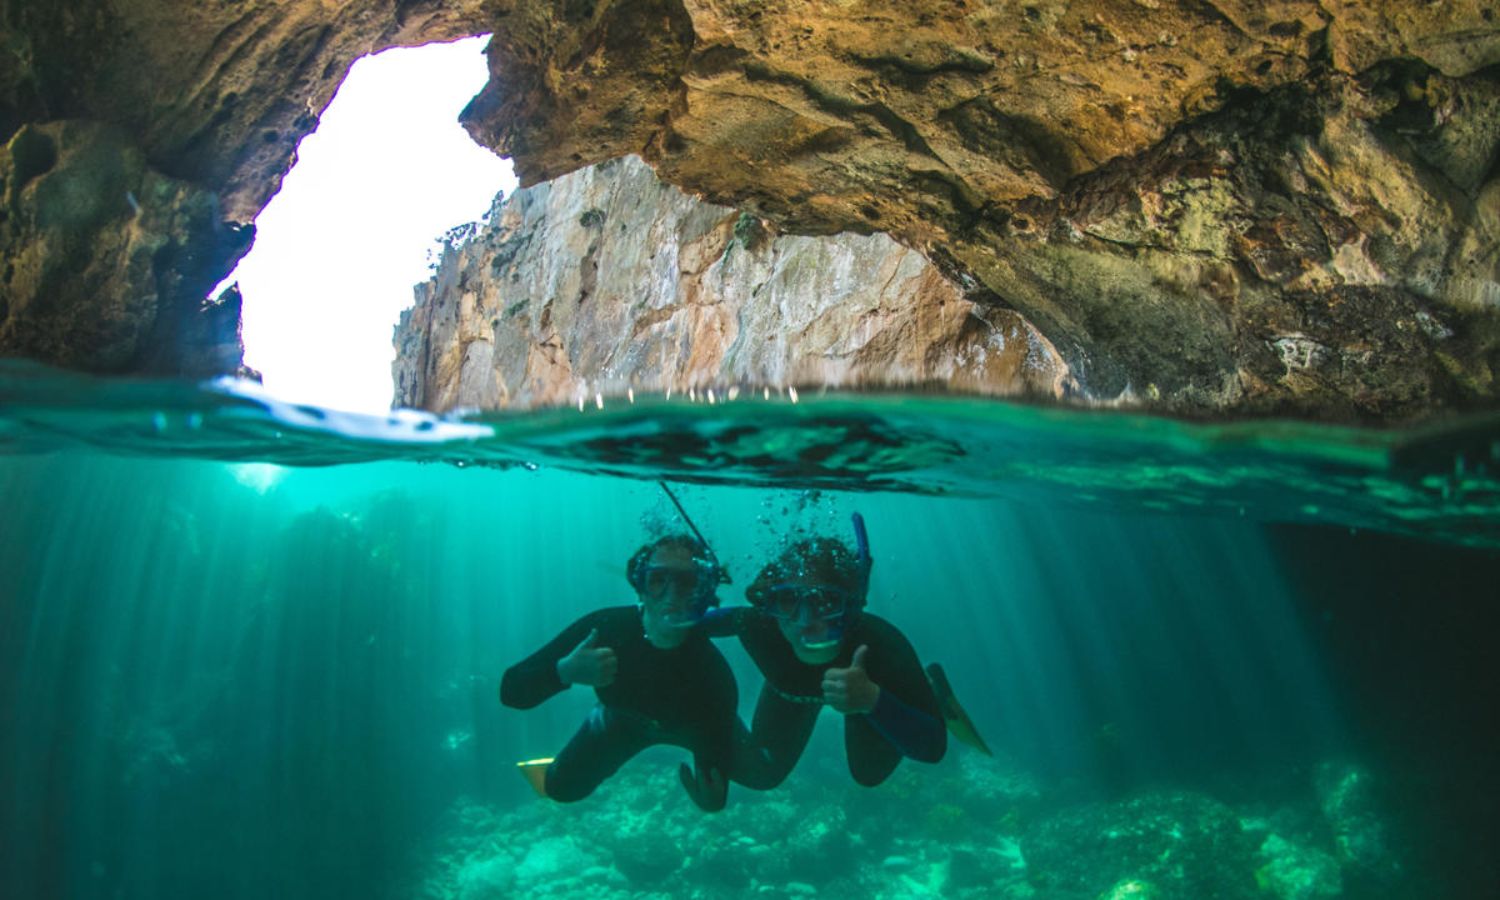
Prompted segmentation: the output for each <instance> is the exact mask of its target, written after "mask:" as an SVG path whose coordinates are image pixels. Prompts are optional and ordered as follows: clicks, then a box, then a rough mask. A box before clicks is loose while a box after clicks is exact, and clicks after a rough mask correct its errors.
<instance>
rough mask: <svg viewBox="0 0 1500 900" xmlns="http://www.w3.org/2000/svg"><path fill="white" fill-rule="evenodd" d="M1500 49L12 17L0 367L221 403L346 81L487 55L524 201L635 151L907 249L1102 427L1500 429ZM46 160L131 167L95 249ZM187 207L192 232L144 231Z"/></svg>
mask: <svg viewBox="0 0 1500 900" xmlns="http://www.w3.org/2000/svg"><path fill="white" fill-rule="evenodd" d="M1496 16H1497V12H1496V10H1495V9H1494V7H1493V4H1492V3H1488V2H1485V0H1446V2H1441V3H1412V2H1410V0H1358V2H1356V0H1274V2H1270V3H1265V2H1256V0H1112V2H1102V0H987V2H976V0H951V2H950V0H943V2H933V0H914V2H913V0H903V2H862V3H853V2H825V3H804V2H796V3H792V2H759V0H757V2H749V0H740V2H734V0H633V2H624V0H454V2H444V0H316V2H314V0H292V2H272V0H247V2H240V3H211V4H208V3H205V4H200V3H186V2H175V3H163V2H149V0H71V2H68V3H62V4H59V3H55V2H52V0H5V2H4V3H3V4H0V29H3V34H0V37H3V42H4V45H5V46H6V47H7V48H8V52H7V53H5V54H0V139H3V140H4V141H5V142H6V144H7V150H6V154H7V161H6V163H5V164H4V165H3V166H0V169H3V171H4V172H5V173H6V174H5V175H4V177H5V179H6V181H5V183H4V184H3V185H0V192H3V196H4V197H5V198H6V206H5V209H4V215H5V219H4V221H3V222H0V258H3V259H4V260H5V261H6V262H7V267H6V269H5V270H4V272H3V273H0V274H4V275H5V278H4V281H3V282H0V352H3V353H20V354H25V355H31V356H36V357H39V358H42V359H48V360H51V361H55V362H61V363H64V364H66V365H70V366H78V367H84V368H94V369H99V370H104V371H160V372H184V373H187V372H199V371H207V370H213V369H218V370H223V369H225V367H226V364H227V362H228V361H229V360H227V359H226V355H225V352H224V350H225V348H226V347H229V346H230V345H231V344H232V343H233V341H234V340H235V338H234V336H233V335H232V334H230V333H229V324H230V323H231V321H232V320H234V319H236V318H237V317H236V316H234V315H232V314H230V312H231V311H232V305H233V301H232V300H228V301H226V302H225V303H221V304H213V303H207V304H206V303H204V302H203V300H202V293H201V292H202V290H204V287H203V285H204V284H205V283H208V284H212V283H213V282H214V280H215V278H214V276H217V275H222V274H224V273H227V272H228V271H229V269H230V268H231V267H232V265H233V263H234V261H235V260H236V259H237V258H238V255H239V254H240V253H241V252H243V250H244V248H245V246H246V245H247V242H248V240H249V235H248V233H244V231H243V230H244V228H245V226H246V225H247V223H248V222H249V221H250V220H251V219H252V218H253V216H254V215H255V213H256V212H258V211H259V209H260V208H261V207H263V206H264V204H265V203H266V201H267V199H268V198H269V197H270V196H271V195H272V194H273V193H274V192H275V190H276V188H277V186H278V185H279V182H280V178H281V177H282V176H283V175H284V173H285V172H286V170H287V169H288V168H289V166H290V164H291V162H292V159H293V154H294V149H295V146H296V142H297V140H299V139H300V138H301V137H302V136H303V135H305V134H306V133H307V132H308V131H310V130H311V129H312V128H313V127H314V126H315V125H316V121H317V116H318V114H319V113H320V112H321V110H322V109H323V108H324V106H325V105H326V104H327V102H328V100H329V99H330V98H331V96H332V94H333V91H334V90H335V89H336V86H337V84H338V82H339V81H340V80H341V79H342V77H343V75H344V73H345V72H346V71H347V69H348V66H349V65H350V63H351V62H352V61H353V59H354V58H355V57H357V56H358V55H360V54H362V53H366V52H371V51H375V50H378V49H383V48H385V47H388V46H394V45H403V44H416V43H423V42H427V41H433V40H446V39H451V38H456V37H460V36H465V35H471V34H480V33H485V32H493V33H494V34H495V35H496V37H495V40H494V41H492V43H491V48H490V64H491V70H492V78H491V83H490V85H489V86H488V87H487V88H486V89H485V90H484V91H483V92H482V93H481V94H480V95H479V96H478V97H476V98H475V100H474V101H473V103H472V104H471V105H470V107H469V109H468V110H467V111H466V113H465V117H464V118H465V123H466V125H467V127H468V128H469V130H470V132H471V133H472V134H473V135H474V136H475V137H476V139H477V140H479V141H480V142H481V143H483V144H485V145H487V146H490V147H492V148H494V149H496V150H497V151H499V152H501V153H503V154H506V155H510V156H512V157H513V158H514V159H515V162H516V165H517V169H518V172H519V173H520V175H521V177H522V179H523V183H526V184H535V183H539V182H541V181H543V180H546V179H550V178H555V177H558V176H561V175H563V174H566V173H568V172H571V171H575V170H577V169H579V168H582V167H584V166H587V165H591V164H595V163H599V162H603V161H607V160H610V159H616V158H619V157H621V156H625V155H629V154H639V155H640V156H642V157H643V158H644V159H645V160H646V161H647V162H648V163H650V164H651V166H652V167H653V168H654V169H655V170H656V172H657V174H658V175H659V176H660V177H661V178H662V179H663V180H665V181H666V182H668V183H670V184H673V185H676V186H678V187H680V188H682V189H683V190H685V191H687V192H689V193H692V194H695V195H699V196H701V197H703V198H704V199H706V200H707V201H709V202H712V203H715V204H718V205H721V206H726V207H733V208H736V209H741V210H746V211H748V212H750V213H752V214H753V215H755V216H756V217H758V218H761V219H763V220H765V221H767V222H769V223H771V224H772V225H773V226H774V227H775V228H776V229H777V230H778V231H780V232H782V233H785V234H810V235H825V234H834V233H838V232H844V231H850V232H854V233H859V234H873V233H876V232H884V233H886V234H889V235H890V236H891V237H892V238H894V239H895V240H896V241H897V242H898V243H900V244H901V245H903V246H905V247H908V248H911V249H913V250H916V251H918V252H920V253H921V254H923V255H924V256H925V257H926V258H927V259H928V260H930V261H931V262H932V263H933V264H934V265H936V266H937V267H938V268H939V270H941V271H942V273H943V274H944V275H945V276H946V277H947V278H948V279H949V280H950V281H951V282H953V283H954V284H957V285H958V286H959V288H960V289H961V290H962V291H963V292H964V294H965V296H966V297H967V298H968V299H969V300H970V301H971V302H973V303H975V304H978V305H979V306H980V307H982V308H983V309H985V310H995V311H998V310H1008V311H1014V312H1016V313H1019V314H1020V315H1021V316H1023V317H1024V318H1025V320H1026V321H1028V322H1030V323H1031V324H1032V325H1034V326H1035V327H1036V328H1037V329H1038V330H1039V331H1040V332H1041V333H1042V334H1043V335H1045V337H1046V339H1047V341H1048V342H1049V343H1050V344H1051V345H1052V346H1054V347H1055V348H1056V349H1057V351H1058V352H1059V353H1060V354H1061V357H1062V359H1063V360H1064V362H1065V364H1066V365H1067V367H1068V370H1069V372H1070V373H1071V375H1072V376H1073V377H1074V378H1075V379H1076V381H1077V383H1078V385H1079V387H1080V390H1079V391H1078V392H1077V396H1080V397H1084V398H1089V399H1092V400H1123V401H1125V402H1137V403H1140V404H1142V405H1146V406H1149V407H1151V408H1155V409H1159V410H1162V411H1168V412H1175V413H1182V414H1190V415H1194V414H1196V415H1260V414H1269V413H1276V414H1289V415H1297V416H1305V417H1321V418H1331V419H1339V420H1346V421H1347V420H1355V421H1380V422H1390V421H1399V420H1404V419H1409V418H1413V417H1418V416H1423V415H1428V414H1432V413H1435V412H1439V411H1442V410H1448V409H1469V408H1477V407H1485V408H1492V407H1493V406H1494V405H1495V398H1496V391H1497V385H1496V379H1495V371H1496V368H1497V367H1500V249H1497V248H1500V240H1497V238H1500V162H1497V161H1500V150H1497V148H1500V23H1497V22H1496ZM64 123H72V124H71V125H67V124H64ZM49 128H50V129H53V130H58V129H62V130H67V131H69V132H70V134H71V135H72V136H73V137H74V138H77V137H78V136H81V135H108V136H107V137H100V138H99V140H100V141H102V142H103V143H102V144H101V147H102V148H103V150H102V151H101V154H102V155H103V156H110V155H111V154H113V157H112V158H113V159H115V161H114V162H110V163H107V164H104V166H105V168H106V169H109V170H110V171H123V172H125V173H127V174H128V177H123V178H122V177H116V176H115V175H109V176H108V177H103V176H91V178H92V180H90V179H84V183H87V184H93V183H96V182H99V181H101V180H102V181H103V182H105V183H107V184H108V186H109V190H111V191H114V192H115V194H117V195H118V196H117V197H107V198H103V199H101V200H100V201H99V203H98V209H97V210H96V212H95V213H94V214H91V215H89V216H85V217H83V218H82V219H81V220H80V221H78V222H75V223H73V224H72V225H70V226H69V227H68V228H67V229H65V230H64V231H59V230H58V226H57V222H58V220H59V219H60V218H67V217H66V216H60V215H59V214H58V213H57V210H56V209H52V210H49V209H45V208H44V207H45V206H46V205H47V203H48V199H47V197H46V196H38V194H44V193H45V192H43V191H42V190H41V188H42V187H43V185H45V184H46V183H48V181H49V179H47V178H46V177H45V174H46V173H42V175H41V176H39V175H38V173H37V172H36V157H35V156H34V155H33V156H32V157H29V158H26V159H19V160H18V159H17V156H16V155H17V153H20V154H21V155H22V156H23V157H24V156H26V154H27V153H29V152H31V151H32V150H34V149H35V148H36V147H37V146H39V142H38V141H37V140H35V139H34V138H33V137H25V135H37V134H43V135H45V134H50V132H47V131H45V129H49ZM18 140H20V141H21V142H22V145H21V146H20V147H17V146H16V141H18ZM53 140H54V141H55V140H56V136H54V137H53ZM69 146H70V147H71V146H72V145H71V144H70V145H69ZM59 147H62V144H59ZM101 154H92V155H91V154H90V153H88V152H85V151H84V150H83V149H82V148H77V149H60V150H59V152H58V159H59V160H62V159H64V158H69V159H79V160H83V159H90V158H94V157H97V156H100V155H101ZM137 160H138V161H139V165H137ZM147 179H152V183H153V184H154V185H158V187H157V188H155V189H152V190H147V189H146V188H145V182H146V180H147ZM73 183H76V182H73ZM165 184H172V185H176V187H174V188H172V190H170V191H166V192H165V193H163V190H162V189H161V188H160V187H159V185H165ZM121 187H123V188H124V190H119V188H121ZM143 196H144V197H146V198H147V199H146V200H143V199H142V198H143ZM169 197H180V198H181V202H182V203H183V204H186V205H187V206H189V207H191V208H192V209H193V210H195V212H193V213H191V214H187V213H177V212H168V211H167V210H164V209H163V210H152V209H150V208H149V206H148V203H149V202H157V200H158V199H159V200H160V202H163V203H166V202H171V203H176V202H178V201H177V200H170V199H168V198H169ZM122 199H123V201H124V202H121V200H122ZM138 210H139V211H138ZM143 214H144V216H145V218H142V216H143ZM153 217H154V218H153ZM163 223H168V224H163ZM64 235H65V236H64ZM148 250H149V252H148ZM44 258H45V260H47V261H43V259H44ZM18 260H30V262H28V263H27V264H26V265H16V266H15V267H14V268H12V267H11V266H10V265H9V263H12V262H15V261H18ZM142 260H149V261H150V266H149V267H147V268H149V271H145V270H143V269H142V262H141V261H142ZM132 261H133V262H132ZM12 272H15V273H20V274H19V275H14V274H11V273H12ZM38 272H40V273H42V274H40V275H39V274H36V273H38ZM105 272H119V273H127V274H126V275H121V276H114V277H105V276H104V275H103V274H102V273H105ZM22 276H24V277H22ZM18 279H19V280H18ZM143 285H149V286H151V289H150V290H149V291H147V290H144V288H143V287H142V286H143ZM90 298H92V299H90ZM90 316H95V317H96V318H97V320H98V323H99V324H98V325H97V327H93V328H88V327H83V326H84V325H86V324H88V323H89V321H90ZM163 323H165V324H163ZM184 334H188V335H194V336H195V337H194V338H193V339H192V340H193V341H196V342H197V345H198V346H201V347H208V348H210V350H208V351H201V350H199V349H195V347H194V346H189V344H188V343H184V340H185V339H183V338H181V337H179V335H184Z"/></svg>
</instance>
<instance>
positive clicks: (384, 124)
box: [215, 35, 516, 412]
mask: <svg viewBox="0 0 1500 900" xmlns="http://www.w3.org/2000/svg"><path fill="white" fill-rule="evenodd" d="M488 40H489V37H488V35H483V36H479V37H472V38H466V39H463V40H459V41H455V42H452V43H447V44H428V45H426V46H422V47H411V48H398V49H392V50H386V51H384V52H381V53H378V54H373V55H370V56H365V57H362V58H360V59H359V60H357V61H356V62H355V63H354V65H353V66H352V67H351V68H350V71H349V74H348V76H346V78H345V79H344V82H343V84H341V85H340V86H339V90H338V93H337V95H335V97H334V99H333V101H332V102H331V103H330V104H329V106H328V108H327V109H326V110H325V111H324V113H323V115H322V117H321V121H320V123H319V125H318V128H317V130H316V131H314V132H313V133H312V134H310V135H308V136H307V137H306V138H304V139H303V141H302V142H301V144H300V145H299V146H298V149H297V161H296V163H295V165H294V166H293V167H292V169H291V171H290V172H289V173H288V174H287V176H286V178H285V180H284V181H283V182H282V186H281V190H280V192H279V193H278V194H277V195H276V196H275V197H274V198H273V199H272V200H271V202H270V203H269V204H268V205H267V206H266V208H265V209H264V210H263V211H262V212H261V214H260V215H259V216H258V217H257V218H256V220H255V225H256V237H255V244H254V246H253V247H252V248H251V250H250V252H249V253H248V254H246V256H245V257H244V259H242V260H241V261H240V263H239V265H238V266H237V267H236V269H235V270H234V271H233V272H231V273H230V275H229V276H228V277H227V278H226V279H225V280H224V282H223V283H222V285H221V287H222V286H227V285H229V284H234V283H238V284H239V286H240V291H241V293H242V295H243V297H244V312H243V339H244V344H245V364H246V365H247V366H249V367H251V368H253V369H255V370H257V371H259V372H260V373H261V375H262V377H263V379H264V382H265V385H266V388H267V389H268V390H270V391H271V392H272V393H273V394H276V395H277V396H279V397H281V398H283V399H287V400H291V401H295V402H298V403H312V404H317V405H319V406H325V407H329V408H333V409H343V410H352V411H360V412H383V411H385V410H387V409H389V408H390V405H391V397H392V387H391V361H392V358H393V357H394V353H395V351H394V348H393V347H392V343H391V335H392V329H393V328H394V326H395V324H396V321H397V318H398V317H399V315H400V313H401V311H402V310H403V309H405V308H407V307H409V306H410V305H411V303H412V287H413V285H415V284H417V283H418V282H421V281H423V280H425V279H426V278H427V277H428V276H429V275H430V271H429V270H430V267H431V265H432V261H433V257H434V254H435V252H436V250H435V247H436V246H437V244H436V242H437V241H438V240H439V239H440V238H441V236H442V235H443V233H444V232H445V231H446V230H448V229H450V228H452V227H454V226H457V225H461V224H464V223H468V222H472V221H475V220H477V219H479V218H481V217H482V216H483V215H485V213H486V211H487V210H488V209H489V208H490V204H491V202H492V201H493V199H494V197H495V194H496V193H497V192H499V191H501V190H504V191H506V192H507V193H509V192H510V191H511V190H512V189H513V188H514V187H515V184H516V181H515V176H514V174H513V172H512V169H511V164H510V161H509V160H505V159H502V158H500V157H498V156H496V155H495V154H494V153H492V152H491V151H489V150H487V149H485V148H483V147H480V146H479V145H478V144H476V143H474V141H473V140H472V139H471V138H470V137H469V135H468V134H467V133H466V132H465V131H464V130H463V128H462V127H461V126H460V125H459V124H458V114H459V112H460V110H462V109H463V107H464V105H465V104H466V103H468V101H469V99H470V98H471V97H473V95H474V94H476V93H477V92H478V91H479V90H480V89H481V88H482V87H483V86H484V83H485V80H486V78H487V77H488V69H487V66H486V65H485V59H484V52H483V51H484V47H485V45H486V44H487V43H488ZM217 292H218V289H215V294H217Z"/></svg>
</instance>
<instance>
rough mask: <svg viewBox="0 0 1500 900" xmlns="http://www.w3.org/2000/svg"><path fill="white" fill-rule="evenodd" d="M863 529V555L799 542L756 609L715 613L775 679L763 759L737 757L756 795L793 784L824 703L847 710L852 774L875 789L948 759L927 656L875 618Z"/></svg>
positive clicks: (769, 688)
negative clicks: (905, 763) (904, 768)
mask: <svg viewBox="0 0 1500 900" xmlns="http://www.w3.org/2000/svg"><path fill="white" fill-rule="evenodd" d="M855 530H856V533H857V535H858V537H859V553H858V554H857V555H856V554H855V553H852V552H850V550H849V549H848V548H847V547H846V546H844V544H843V543H841V542H839V541H836V540H833V539H831V538H825V537H819V538H812V539H808V540H802V541H798V542H797V543H795V544H793V545H792V546H791V547H789V548H788V549H787V550H786V551H785V552H784V553H782V554H781V556H780V557H778V558H777V559H776V560H774V561H772V562H771V563H769V564H767V565H766V567H765V568H763V569H762V570H761V571H760V574H759V575H758V576H756V579H755V582H754V583H753V584H751V585H750V587H749V588H747V589H746V591H745V596H746V598H747V599H748V600H749V601H750V603H751V607H752V608H751V609H748V610H746V609H740V610H735V611H732V612H731V611H730V610H722V611H716V612H715V613H714V617H713V621H712V624H711V625H710V628H711V629H712V630H713V632H714V633H715V634H716V635H723V634H725V633H726V632H732V633H737V634H738V635H739V637H740V642H741V643H742V644H744V647H745V650H746V651H747V652H748V653H749V654H750V657H751V659H753V660H754V661H755V664H756V665H757V666H758V667H759V668H760V671H761V674H762V675H764V676H765V678H766V683H765V686H764V687H763V688H762V689H761V693H760V699H759V701H757V703H756V706H755V718H754V720H753V723H752V725H751V729H750V743H751V744H752V746H753V747H754V748H756V750H757V751H758V752H757V753H744V752H741V753H740V754H738V755H737V757H736V765H735V766H734V768H733V769H732V770H731V772H730V777H731V778H732V779H733V780H734V781H737V782H739V783H741V784H744V785H746V786H747V787H752V788H758V789H761V790H766V789H770V788H773V787H775V786H777V785H779V784H781V782H782V781H784V780H785V779H786V776H787V775H788V774H789V773H790V772H791V770H792V768H793V767H794V766H795V765H796V764H797V760H798V759H799V758H800V757H801V756H802V751H803V749H804V748H805V747H806V746H807V741H808V738H809V737H810V736H811V735H812V730H813V725H814V724H816V722H817V718H818V713H819V712H821V711H822V709H823V707H824V706H830V707H832V708H833V709H834V710H835V711H836V712H839V713H843V715H844V749H845V752H846V754H847V756H848V760H849V772H850V774H851V775H853V776H854V780H855V781H857V782H858V783H860V784H862V785H865V786H866V787H873V786H875V785H877V784H880V783H881V782H882V781H884V780H885V779H886V778H887V777H888V776H889V775H890V774H891V772H893V771H895V768H896V765H897V764H898V763H899V762H900V761H901V758H902V757H911V758H912V759H916V760H920V761H922V762H929V763H935V762H937V761H938V760H940V759H942V758H943V754H944V753H945V752H946V750H947V746H948V740H947V730H946V727H945V725H944V720H943V714H942V711H941V710H940V707H939V703H938V698H937V697H936V696H935V695H934V693H933V690H932V686H931V685H930V684H929V683H928V680H927V676H926V674H925V673H924V672H923V671H922V665H921V663H920V662H919V661H918V660H917V654H916V652H915V651H914V650H913V649H912V647H911V644H910V643H909V642H908V641H907V640H906V637H905V636H904V635H903V634H902V633H901V632H900V631H899V630H898V629H897V628H896V627H895V626H894V625H892V624H891V623H889V622H887V621H886V620H884V619H882V618H880V617H879V616H875V615H872V614H871V613H867V612H865V611H864V604H865V593H866V589H867V588H868V582H869V570H870V556H869V549H868V544H867V542H866V540H865V538H864V523H863V521H861V520H860V519H859V517H858V516H857V515H856V516H855ZM731 617H732V619H731Z"/></svg>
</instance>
